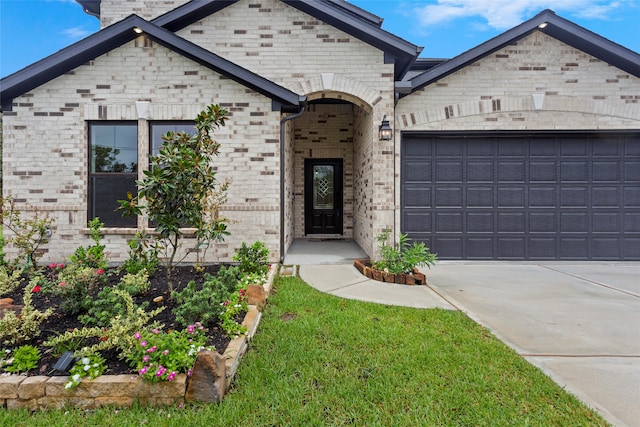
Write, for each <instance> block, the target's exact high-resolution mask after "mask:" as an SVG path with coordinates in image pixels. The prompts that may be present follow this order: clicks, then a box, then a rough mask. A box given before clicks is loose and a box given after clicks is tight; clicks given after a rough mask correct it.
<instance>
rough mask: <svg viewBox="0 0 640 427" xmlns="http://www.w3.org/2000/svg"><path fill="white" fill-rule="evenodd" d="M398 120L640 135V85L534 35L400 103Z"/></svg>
mask: <svg viewBox="0 0 640 427" xmlns="http://www.w3.org/2000/svg"><path fill="white" fill-rule="evenodd" d="M532 94H539V95H544V103H543V105H542V108H541V109H540V110H536V109H534V104H533V97H532ZM396 117H397V121H398V125H397V130H454V129H455V130H493V129H501V130H505V129H509V130H526V129H633V128H636V129H637V128H638V127H639V126H640V123H639V121H640V79H638V78H637V77H635V76H632V75H630V74H629V73H626V72H624V71H621V70H619V69H617V68H616V67H613V66H610V65H608V64H606V63H604V62H602V61H600V60H598V59H596V58H594V57H592V56H590V55H588V54H586V53H584V52H581V51H579V50H577V49H574V48H572V47H570V46H568V45H566V44H564V43H562V42H560V41H558V40H556V39H553V38H552V37H550V36H547V35H546V34H543V33H541V32H534V33H533V34H531V35H530V36H528V37H525V38H524V39H522V40H520V41H518V42H517V43H515V44H513V45H510V46H507V47H505V48H503V49H501V50H499V51H497V52H495V53H493V54H491V55H489V56H488V57H486V58H484V59H481V60H480V61H477V62H476V63H474V64H471V65H470V66H468V67H466V68H464V69H462V70H460V71H458V72H456V73H453V74H451V75H449V76H447V77H445V78H443V79H441V80H439V81H437V82H434V83H432V84H430V85H429V86H427V87H425V88H423V89H422V90H420V91H418V92H416V93H414V94H412V95H409V96H407V97H405V98H403V99H401V100H400V102H399V103H398V106H397V109H396Z"/></svg>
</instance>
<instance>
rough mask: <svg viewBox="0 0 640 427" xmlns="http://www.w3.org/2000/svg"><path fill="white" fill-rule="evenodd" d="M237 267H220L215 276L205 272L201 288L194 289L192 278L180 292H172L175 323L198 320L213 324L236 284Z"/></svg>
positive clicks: (191, 322)
mask: <svg viewBox="0 0 640 427" xmlns="http://www.w3.org/2000/svg"><path fill="white" fill-rule="evenodd" d="M238 276H239V269H238V268H237V267H229V268H226V267H224V266H222V267H220V270H219V271H218V275H217V276H212V275H211V274H205V281H204V283H203V285H202V289H200V290H197V289H196V283H195V282H194V281H193V280H192V281H191V282H189V283H188V284H187V286H186V287H185V288H184V289H183V290H182V291H180V292H175V293H174V298H175V300H176V302H177V303H178V306H177V307H176V308H174V309H173V314H174V315H175V317H176V323H178V324H180V325H183V326H186V325H189V324H193V323H195V322H200V323H202V324H203V325H205V326H208V325H213V324H214V323H215V322H216V321H217V320H218V319H219V318H220V315H221V314H222V313H223V312H224V311H225V307H224V302H225V301H228V300H229V297H230V295H231V293H232V292H234V291H235V290H236V288H237V286H238Z"/></svg>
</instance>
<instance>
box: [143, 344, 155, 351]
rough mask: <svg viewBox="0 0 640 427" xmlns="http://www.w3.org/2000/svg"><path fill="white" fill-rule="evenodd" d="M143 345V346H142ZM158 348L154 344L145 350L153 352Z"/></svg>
mask: <svg viewBox="0 0 640 427" xmlns="http://www.w3.org/2000/svg"><path fill="white" fill-rule="evenodd" d="M143 347H144V346H143ZM157 349H158V347H156V346H155V345H154V346H153V347H151V348H150V349H148V350H147V353H153V352H154V351H156V350H157Z"/></svg>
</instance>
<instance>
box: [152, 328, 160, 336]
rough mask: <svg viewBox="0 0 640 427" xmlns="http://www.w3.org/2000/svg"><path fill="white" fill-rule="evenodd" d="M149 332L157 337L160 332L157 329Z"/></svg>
mask: <svg viewBox="0 0 640 427" xmlns="http://www.w3.org/2000/svg"><path fill="white" fill-rule="evenodd" d="M151 332H153V333H154V334H156V335H158V334H159V333H160V330H158V329H154V330H152V331H151Z"/></svg>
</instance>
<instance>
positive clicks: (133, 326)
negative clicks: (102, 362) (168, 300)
mask: <svg viewBox="0 0 640 427" xmlns="http://www.w3.org/2000/svg"><path fill="white" fill-rule="evenodd" d="M114 293H116V294H117V295H119V296H120V297H121V298H122V299H123V300H124V301H125V312H124V314H122V315H117V316H116V317H114V318H113V319H111V322H110V323H109V326H108V327H107V328H101V327H97V326H96V327H92V328H82V329H74V330H73V331H68V332H65V333H64V334H62V335H58V336H57V337H55V338H51V339H49V340H47V341H45V342H44V343H43V345H45V346H47V347H54V348H60V347H61V346H64V345H66V344H67V343H69V342H76V341H78V340H81V341H83V342H88V341H89V340H97V341H98V343H97V344H93V345H91V346H87V347H83V348H82V349H80V350H79V352H78V353H79V354H77V356H85V355H90V354H93V353H96V352H98V351H102V350H109V349H117V350H119V353H120V357H121V358H122V359H124V358H126V357H127V355H128V354H129V353H130V352H131V351H132V349H133V348H134V346H135V344H136V341H135V339H134V338H133V334H134V333H135V332H136V331H140V330H143V329H145V328H147V327H151V328H157V329H160V328H162V325H159V324H157V323H154V324H152V325H149V322H150V321H151V319H153V318H154V317H155V316H157V315H158V314H159V313H161V312H162V311H163V310H164V309H165V307H159V308H157V309H155V310H152V311H145V310H143V309H142V308H140V307H136V306H135V304H134V303H133V299H132V298H131V295H129V293H128V292H126V291H123V290H121V289H116V290H114Z"/></svg>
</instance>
